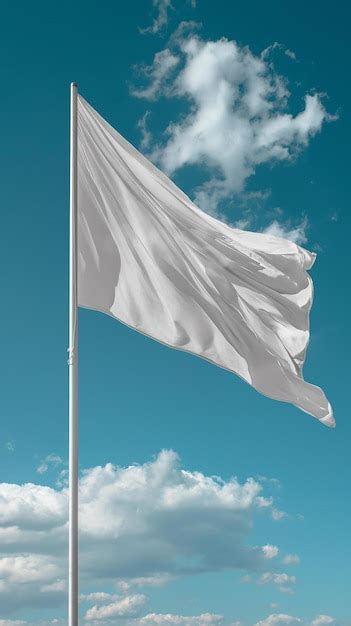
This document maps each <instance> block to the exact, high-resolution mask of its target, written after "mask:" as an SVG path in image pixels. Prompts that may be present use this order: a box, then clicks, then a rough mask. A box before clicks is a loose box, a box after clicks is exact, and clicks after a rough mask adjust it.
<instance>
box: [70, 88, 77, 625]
mask: <svg viewBox="0 0 351 626" xmlns="http://www.w3.org/2000/svg"><path fill="white" fill-rule="evenodd" d="M77 91H78V90H77V85H76V83H71V110H70V211H69V213H70V217H69V230H70V234H69V344H68V345H69V348H68V352H69V358H68V369H69V540H68V543H69V547H68V626H78V311H77V155H78V129H77Z"/></svg>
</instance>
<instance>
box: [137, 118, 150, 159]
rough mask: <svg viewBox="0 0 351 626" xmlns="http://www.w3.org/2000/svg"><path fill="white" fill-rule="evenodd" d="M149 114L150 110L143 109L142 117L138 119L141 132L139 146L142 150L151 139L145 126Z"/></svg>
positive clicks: (147, 146)
mask: <svg viewBox="0 0 351 626" xmlns="http://www.w3.org/2000/svg"><path fill="white" fill-rule="evenodd" d="M149 116H150V111H145V113H144V115H143V117H141V118H140V120H139V121H138V128H139V130H140V133H141V142H140V148H141V149H142V150H144V149H145V150H146V149H147V148H149V146H150V144H151V141H152V134H151V132H150V131H149V129H148V127H147V121H148V118H149Z"/></svg>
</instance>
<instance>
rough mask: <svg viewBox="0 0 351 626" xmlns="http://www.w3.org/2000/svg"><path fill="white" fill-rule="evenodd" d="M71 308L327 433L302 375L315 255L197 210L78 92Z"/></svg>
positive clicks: (318, 396) (323, 413)
mask: <svg viewBox="0 0 351 626" xmlns="http://www.w3.org/2000/svg"><path fill="white" fill-rule="evenodd" d="M78 242H79V243H78V304H79V306H83V307H88V308H91V309H95V310H97V311H102V312H104V313H107V314H109V315H112V316H113V317H115V318H116V319H118V320H120V321H121V322H123V323H125V324H127V325H128V326H130V327H132V328H134V329H135V330H138V331H140V332H141V333H144V334H145V335H148V336H149V337H152V338H153V339H156V340H158V341H160V342H162V343H164V344H166V345H168V346H170V347H173V348H176V349H179V350H184V351H187V352H190V353H193V354H196V355H198V356H201V357H203V358H204V359H207V360H208V361H210V362H212V363H214V364H216V365H218V366H220V367H223V368H225V369H227V370H230V371H231V372H234V373H235V374H237V375H238V376H240V377H241V378H243V379H244V380H245V381H246V382H248V383H249V384H250V385H252V386H253V387H254V388H255V389H256V390H257V391H259V392H260V393H262V394H264V395H266V396H268V397H270V398H273V399H276V400H282V401H284V402H290V403H292V404H294V405H296V406H297V407H299V408H300V409H302V410H303V411H305V412H307V413H310V414H311V415H313V416H315V417H316V418H317V419H319V420H320V421H321V422H322V423H324V424H326V425H328V426H334V424H335V422H334V418H333V415H332V410H331V407H330V404H329V402H328V400H327V398H326V397H325V395H324V393H323V391H322V390H321V389H320V388H319V387H317V386H315V385H312V384H310V383H307V382H305V381H304V379H303V373H302V369H303V364H304V359H305V353H306V348H307V345H308V341H309V311H310V308H311V304H312V299H313V285H312V281H311V278H310V277H309V275H308V273H307V270H309V269H310V268H311V266H312V265H313V262H314V259H315V255H314V254H313V253H311V252H308V251H307V250H304V249H303V248H301V247H300V246H298V245H297V244H295V243H293V242H291V241H288V240H285V239H282V238H279V237H274V236H272V235H268V234H263V233H252V232H246V231H242V230H239V229H236V228H232V227H230V226H228V225H227V224H225V223H223V222H221V221H219V220H217V219H215V218H214V217H212V216H210V215H208V214H206V213H204V212H203V211H201V210H200V209H199V208H198V207H196V206H195V205H194V204H193V202H192V201H191V200H190V199H189V198H188V197H187V196H186V195H185V194H184V193H183V192H182V191H181V190H180V189H179V188H178V187H177V186H176V185H175V184H174V183H173V182H172V181H171V180H170V179H169V178H168V177H167V176H166V175H165V174H163V173H162V172H161V171H160V170H158V169H157V168H156V167H155V166H154V165H153V164H152V163H151V162H150V161H148V160H147V159H146V158H145V157H143V156H142V155H141V154H140V153H139V152H138V151H137V150H136V149H135V148H134V147H133V146H132V145H131V144H129V143H128V142H127V141H126V140H125V139H124V138H123V137H122V136H121V135H120V134H119V133H118V132H117V131H116V130H114V129H113V128H112V127H111V126H110V125H109V124H108V123H107V122H106V121H105V120H104V119H103V118H102V117H101V116H100V115H99V114H98V113H97V112H96V111H95V110H94V109H93V108H92V107H91V106H90V105H89V104H88V103H87V102H86V101H85V100H84V99H83V98H82V97H81V96H79V97H78Z"/></svg>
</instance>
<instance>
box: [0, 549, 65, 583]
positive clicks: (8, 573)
mask: <svg viewBox="0 0 351 626" xmlns="http://www.w3.org/2000/svg"><path fill="white" fill-rule="evenodd" d="M58 573H59V572H58V567H57V565H56V564H54V563H52V562H51V559H50V558H49V557H47V556H43V555H36V554H26V555H21V556H5V557H0V580H1V581H2V583H3V584H4V583H6V582H9V583H33V582H44V581H46V580H48V579H50V578H53V577H54V576H57V574H58Z"/></svg>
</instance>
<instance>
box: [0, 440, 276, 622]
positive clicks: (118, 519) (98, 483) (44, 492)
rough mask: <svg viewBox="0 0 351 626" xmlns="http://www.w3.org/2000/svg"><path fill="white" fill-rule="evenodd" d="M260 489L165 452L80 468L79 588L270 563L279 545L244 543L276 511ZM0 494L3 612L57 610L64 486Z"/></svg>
mask: <svg viewBox="0 0 351 626" xmlns="http://www.w3.org/2000/svg"><path fill="white" fill-rule="evenodd" d="M262 489H263V487H262V485H261V484H260V483H259V482H257V481H256V480H254V479H252V478H248V479H247V480H246V481H244V482H243V483H240V482H239V481H238V480H237V479H236V478H232V479H230V480H227V481H224V480H221V479H219V478H216V477H211V476H206V475H204V474H202V473H201V472H196V471H188V470H185V469H182V467H181V465H180V461H179V458H178V456H177V455H176V453H175V452H173V451H172V450H164V451H162V452H160V454H159V455H158V456H157V457H155V459H154V460H153V461H151V462H148V463H144V464H143V465H132V466H130V467H126V468H121V467H117V466H115V465H113V464H111V463H108V464H106V465H105V466H103V467H101V466H97V467H93V468H91V469H88V470H85V471H84V472H82V475H81V478H80V485H79V497H80V553H81V554H80V563H81V572H82V575H81V583H82V591H83V590H84V586H86V585H89V587H91V586H93V587H95V588H96V587H99V586H100V585H104V584H114V585H115V586H116V585H117V587H116V589H119V590H122V591H123V592H129V590H130V589H133V588H135V587H147V586H150V585H158V584H163V583H165V582H167V581H168V580H170V579H171V578H172V577H174V576H179V575H182V574H198V573H202V572H216V571H227V570H230V569H232V570H237V569H239V570H243V571H249V572H257V573H258V574H259V572H261V573H263V572H265V571H266V570H267V565H268V564H269V565H271V564H272V567H274V558H273V557H274V556H276V555H277V554H278V548H277V547H276V546H274V545H273V544H272V543H267V544H266V545H265V546H261V547H260V546H254V545H253V546H252V545H251V546H250V545H249V544H248V539H249V535H250V532H251V529H252V525H253V522H254V520H255V518H256V517H257V515H258V514H266V515H267V514H268V515H269V516H270V517H272V512H273V510H274V502H273V498H272V497H265V496H264V495H262ZM0 500H1V502H2V505H3V506H2V507H1V511H0V523H1V525H0V543H1V552H0V605H1V610H2V612H3V615H1V614H0V617H6V616H7V615H8V614H10V613H13V612H15V611H16V610H19V609H21V608H22V609H23V608H25V607H51V606H52V607H54V606H58V605H59V604H60V603H62V602H63V600H64V597H65V585H66V583H65V580H66V549H67V486H58V487H56V488H53V487H48V486H43V485H38V484H32V483H28V484H24V485H17V484H7V483H1V484H0ZM117 555H118V558H117ZM267 557H271V558H267ZM91 599H93V598H91ZM115 601H116V602H117V601H118V600H115Z"/></svg>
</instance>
